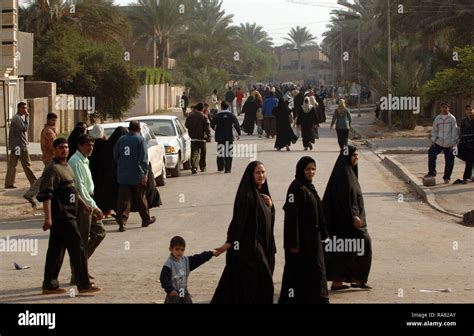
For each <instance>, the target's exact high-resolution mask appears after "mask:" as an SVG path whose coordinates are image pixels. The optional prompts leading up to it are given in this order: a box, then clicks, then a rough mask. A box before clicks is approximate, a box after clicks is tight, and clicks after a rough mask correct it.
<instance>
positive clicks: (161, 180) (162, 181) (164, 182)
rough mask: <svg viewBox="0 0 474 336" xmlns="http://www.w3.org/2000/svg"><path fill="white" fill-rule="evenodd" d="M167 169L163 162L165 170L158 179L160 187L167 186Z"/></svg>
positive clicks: (162, 170) (163, 169)
mask: <svg viewBox="0 0 474 336" xmlns="http://www.w3.org/2000/svg"><path fill="white" fill-rule="evenodd" d="M166 173H167V172H166V167H165V163H164V162H163V168H162V169H161V175H160V176H158V177H157V178H156V185H157V186H158V187H163V186H164V185H165V184H166Z"/></svg>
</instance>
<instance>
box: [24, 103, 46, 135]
mask: <svg viewBox="0 0 474 336" xmlns="http://www.w3.org/2000/svg"><path fill="white" fill-rule="evenodd" d="M26 102H27V104H28V109H29V112H30V127H29V129H28V140H29V141H30V142H40V139H41V130H42V129H43V127H44V124H46V116H47V115H48V113H49V107H48V106H49V99H48V98H47V97H44V98H31V99H27V100H26Z"/></svg>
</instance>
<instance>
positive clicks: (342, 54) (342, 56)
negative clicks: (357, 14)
mask: <svg viewBox="0 0 474 336" xmlns="http://www.w3.org/2000/svg"><path fill="white" fill-rule="evenodd" d="M343 77H344V50H343V46H342V26H341V86H342V82H343V80H342V78H343Z"/></svg>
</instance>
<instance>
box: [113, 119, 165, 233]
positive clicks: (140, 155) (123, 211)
mask: <svg viewBox="0 0 474 336" xmlns="http://www.w3.org/2000/svg"><path fill="white" fill-rule="evenodd" d="M128 130H129V133H128V134H126V135H123V136H122V137H121V138H120V139H119V140H118V141H117V143H116V144H115V147H114V160H115V162H116V163H117V182H118V184H119V190H118V200H117V212H116V213H117V217H116V220H117V223H118V224H119V232H123V231H125V230H126V226H125V225H126V223H127V220H128V216H129V214H130V208H131V205H132V204H131V202H132V198H133V199H134V200H135V201H136V202H137V204H136V206H137V208H138V213H139V214H140V217H141V218H142V227H146V226H148V225H150V224H152V223H154V222H155V221H156V218H155V217H154V216H153V217H150V213H149V211H148V203H147V200H146V197H145V190H146V185H147V180H148V150H147V146H146V143H145V139H143V137H142V136H141V135H140V123H139V122H138V121H130V125H129V127H128Z"/></svg>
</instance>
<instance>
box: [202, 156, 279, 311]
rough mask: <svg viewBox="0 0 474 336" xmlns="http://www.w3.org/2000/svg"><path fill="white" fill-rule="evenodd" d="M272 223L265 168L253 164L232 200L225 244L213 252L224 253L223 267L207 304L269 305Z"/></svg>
mask: <svg viewBox="0 0 474 336" xmlns="http://www.w3.org/2000/svg"><path fill="white" fill-rule="evenodd" d="M274 222H275V207H274V206H273V202H272V199H271V197H270V192H269V190H268V183H267V181H266V177H265V167H264V165H263V163H261V162H259V161H253V162H251V163H250V164H249V165H248V166H247V169H246V170H245V173H244V176H243V177H242V180H241V182H240V185H239V189H238V191H237V195H236V197H235V203H234V214H233V218H232V221H231V223H230V225H229V229H228V231H227V240H226V243H225V244H224V245H222V246H221V247H219V248H217V249H216V251H217V252H218V253H219V254H220V253H223V252H224V251H227V254H226V266H225V268H224V272H223V273H222V276H221V279H220V281H219V284H218V286H217V289H216V291H215V293H214V296H213V298H212V301H211V303H218V304H219V303H220V304H222V303H264V304H272V303H273V291H274V288H273V279H272V276H273V270H274V268H275V253H276V249H275V239H274V236H273V226H274Z"/></svg>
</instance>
